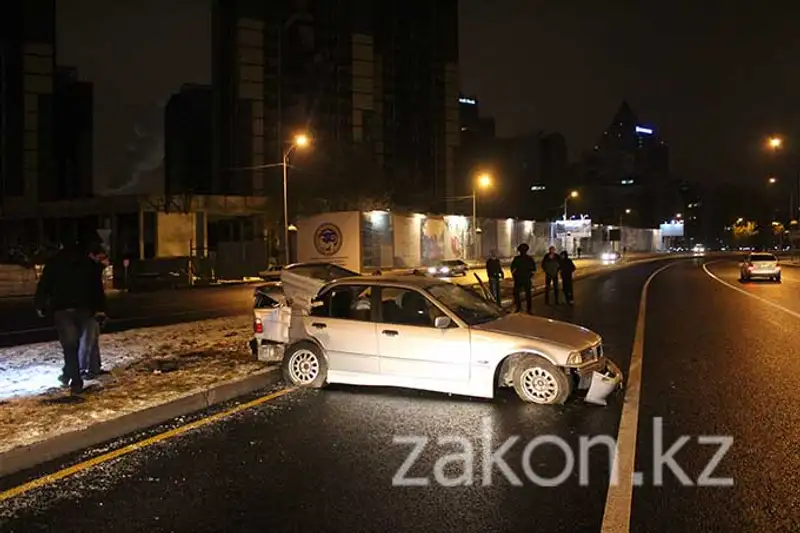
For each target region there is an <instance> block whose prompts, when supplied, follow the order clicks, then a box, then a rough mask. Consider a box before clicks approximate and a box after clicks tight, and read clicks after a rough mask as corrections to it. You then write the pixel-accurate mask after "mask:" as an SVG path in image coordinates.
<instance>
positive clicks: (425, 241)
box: [421, 218, 447, 264]
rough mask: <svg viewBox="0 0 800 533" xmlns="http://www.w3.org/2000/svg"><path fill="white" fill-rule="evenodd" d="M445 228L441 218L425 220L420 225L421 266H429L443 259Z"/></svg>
mask: <svg viewBox="0 0 800 533" xmlns="http://www.w3.org/2000/svg"><path fill="white" fill-rule="evenodd" d="M446 226H447V225H446V224H445V221H444V220H442V219H441V218H426V219H425V221H424V222H423V223H422V231H421V237H422V238H421V244H422V263H423V264H430V263H434V262H436V261H441V260H442V259H444V254H445V241H444V235H445V230H446Z"/></svg>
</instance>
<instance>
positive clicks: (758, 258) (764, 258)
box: [750, 254, 778, 261]
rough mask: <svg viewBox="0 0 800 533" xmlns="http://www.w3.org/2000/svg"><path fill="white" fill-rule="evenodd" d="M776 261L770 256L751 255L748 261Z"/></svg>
mask: <svg viewBox="0 0 800 533" xmlns="http://www.w3.org/2000/svg"><path fill="white" fill-rule="evenodd" d="M777 260H778V259H777V258H776V257H775V256H774V255H772V254H753V255H751V256H750V261H777Z"/></svg>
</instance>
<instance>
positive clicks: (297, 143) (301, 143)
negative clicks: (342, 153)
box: [281, 134, 308, 265]
mask: <svg viewBox="0 0 800 533" xmlns="http://www.w3.org/2000/svg"><path fill="white" fill-rule="evenodd" d="M305 146H308V136H307V135H303V134H301V135H298V136H297V137H295V138H294V141H293V142H292V143H291V144H290V145H289V147H288V148H287V149H286V150H284V151H283V162H282V163H281V166H282V167H283V248H284V261H285V263H284V264H286V265H288V264H289V262H290V261H291V259H290V257H289V195H288V183H289V156H290V155H291V153H292V152H293V151H294V150H295V148H297V147H300V148H304V147H305Z"/></svg>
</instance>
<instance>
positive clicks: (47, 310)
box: [35, 243, 106, 393]
mask: <svg viewBox="0 0 800 533" xmlns="http://www.w3.org/2000/svg"><path fill="white" fill-rule="evenodd" d="M35 304H36V310H37V312H38V314H39V316H40V317H42V318H44V317H45V316H47V315H49V314H51V313H52V316H53V323H54V325H55V328H56V330H57V331H58V339H59V341H60V342H61V347H62V348H63V350H64V372H63V374H62V375H61V377H60V378H59V380H60V381H61V384H62V385H63V386H69V388H70V389H71V391H72V392H73V393H79V392H81V391H82V390H83V378H82V377H81V374H80V363H79V359H78V351H79V349H80V344H81V337H83V336H84V332H86V331H87V330H89V329H91V328H90V325H91V319H93V318H94V316H95V314H98V313H105V305H106V301H105V293H104V291H103V283H102V279H101V278H100V276H98V275H97V264H96V263H95V262H94V261H93V260H92V259H91V258H90V257H89V255H88V253H87V252H86V250H85V249H83V247H81V246H80V245H78V244H76V243H69V244H68V245H66V246H64V248H63V249H62V250H61V251H60V252H59V253H58V254H57V255H56V256H55V257H54V258H53V259H52V260H51V261H48V263H47V264H46V265H45V267H44V271H43V272H42V277H41V278H40V279H39V284H38V286H37V287H36V298H35ZM86 341H87V342H89V343H91V344H93V339H89V338H87V339H86ZM91 344H90V345H91Z"/></svg>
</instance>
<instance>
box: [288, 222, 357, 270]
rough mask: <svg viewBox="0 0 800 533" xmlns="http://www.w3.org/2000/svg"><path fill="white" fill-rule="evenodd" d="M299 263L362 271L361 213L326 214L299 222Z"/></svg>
mask: <svg viewBox="0 0 800 533" xmlns="http://www.w3.org/2000/svg"><path fill="white" fill-rule="evenodd" d="M297 260H298V261H301V262H302V261H331V262H334V263H337V264H340V265H342V266H344V267H345V268H349V269H351V270H356V271H359V270H361V213H359V212H358V211H345V212H339V213H323V214H321V215H315V216H312V217H308V218H303V219H300V220H299V221H298V222H297Z"/></svg>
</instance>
